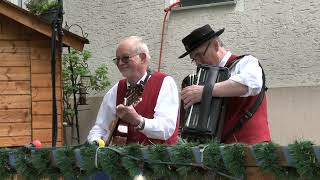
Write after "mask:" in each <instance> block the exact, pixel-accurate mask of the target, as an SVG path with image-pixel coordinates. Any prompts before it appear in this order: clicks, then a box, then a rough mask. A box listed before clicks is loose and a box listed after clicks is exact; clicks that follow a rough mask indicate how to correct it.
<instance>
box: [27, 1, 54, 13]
mask: <svg viewBox="0 0 320 180" xmlns="http://www.w3.org/2000/svg"><path fill="white" fill-rule="evenodd" d="M25 5H26V7H27V8H28V9H29V11H30V12H31V13H33V14H35V15H40V14H43V13H46V12H48V11H50V10H52V9H58V7H59V4H58V1H56V0H27V1H26V2H25Z"/></svg>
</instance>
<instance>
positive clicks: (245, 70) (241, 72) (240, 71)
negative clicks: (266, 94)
mask: <svg viewBox="0 0 320 180" xmlns="http://www.w3.org/2000/svg"><path fill="white" fill-rule="evenodd" d="M229 79H231V80H233V81H236V82H238V83H241V84H243V85H246V86H247V87H248V92H247V93H246V94H244V95H242V96H241V97H248V96H255V95H257V94H259V93H260V91H261V88H262V83H263V81H262V69H261V67H260V66H259V62H258V59H257V58H255V57H253V56H251V55H249V56H245V57H243V58H242V59H241V60H240V61H239V62H238V63H237V64H236V66H235V67H234V68H233V69H232V70H231V77H230V78H229Z"/></svg>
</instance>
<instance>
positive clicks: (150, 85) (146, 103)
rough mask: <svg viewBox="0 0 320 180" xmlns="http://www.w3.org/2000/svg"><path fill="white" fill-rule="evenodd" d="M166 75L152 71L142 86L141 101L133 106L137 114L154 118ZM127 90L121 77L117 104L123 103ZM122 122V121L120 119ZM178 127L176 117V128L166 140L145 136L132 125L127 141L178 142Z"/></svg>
mask: <svg viewBox="0 0 320 180" xmlns="http://www.w3.org/2000/svg"><path fill="white" fill-rule="evenodd" d="M166 76H167V75H165V74H163V73H160V72H154V73H153V74H152V75H151V77H150V78H149V80H148V81H147V83H146V84H145V86H144V91H143V93H142V101H141V102H140V103H139V104H137V106H135V107H134V108H135V110H136V111H137V113H138V114H140V115H141V116H143V117H145V118H149V119H153V118H154V116H153V115H154V113H155V112H154V108H155V106H156V103H157V99H158V95H159V92H160V88H161V85H162V82H163V79H164V78H165V77H166ZM126 91H127V84H126V79H122V80H120V81H119V84H118V90H117V105H119V104H121V103H123V101H124V97H125V94H126ZM120 122H121V123H122V124H125V123H124V122H122V121H120ZM178 127H179V121H178V119H177V123H176V129H175V131H174V133H173V134H172V136H171V137H170V138H169V139H168V140H166V141H165V140H159V139H151V138H148V137H147V136H145V135H144V134H143V133H141V132H139V131H137V130H135V128H134V127H133V126H129V127H128V141H127V142H128V143H139V144H145V145H146V144H152V143H153V144H164V143H165V144H176V143H177V142H178Z"/></svg>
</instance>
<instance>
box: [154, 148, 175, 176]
mask: <svg viewBox="0 0 320 180" xmlns="http://www.w3.org/2000/svg"><path fill="white" fill-rule="evenodd" d="M167 147H168V146H167V145H164V144H156V145H153V146H149V147H148V150H149V153H148V154H149V160H151V161H153V162H154V163H150V164H151V168H152V169H153V176H154V178H156V179H159V178H163V177H172V176H176V174H175V173H174V172H173V171H170V169H169V168H170V165H167V164H162V163H161V162H170V157H169V154H168V151H167Z"/></svg>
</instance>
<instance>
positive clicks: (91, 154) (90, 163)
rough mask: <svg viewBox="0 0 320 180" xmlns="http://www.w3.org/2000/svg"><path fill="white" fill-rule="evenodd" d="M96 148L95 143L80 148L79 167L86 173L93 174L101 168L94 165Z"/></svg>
mask: <svg viewBox="0 0 320 180" xmlns="http://www.w3.org/2000/svg"><path fill="white" fill-rule="evenodd" d="M96 149H97V147H96V146H95V145H88V146H83V147H81V148H80V154H81V168H82V169H83V170H84V171H85V174H87V175H93V174H95V173H97V172H98V171H99V170H101V169H100V168H96V166H95V154H96Z"/></svg>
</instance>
